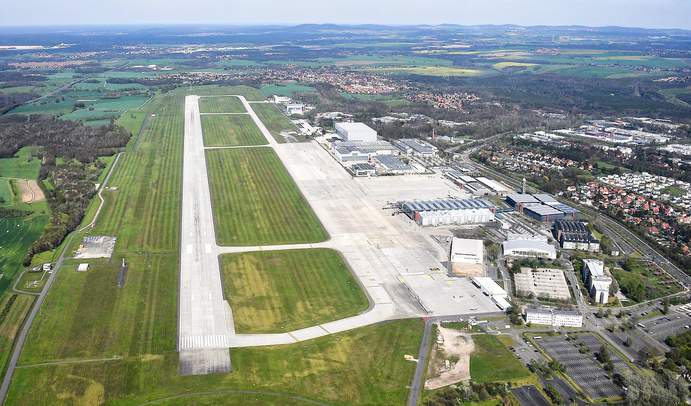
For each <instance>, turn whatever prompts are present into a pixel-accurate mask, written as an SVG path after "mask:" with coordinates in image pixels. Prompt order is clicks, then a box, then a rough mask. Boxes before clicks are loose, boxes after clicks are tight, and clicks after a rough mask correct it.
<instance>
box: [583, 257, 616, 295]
mask: <svg viewBox="0 0 691 406" xmlns="http://www.w3.org/2000/svg"><path fill="white" fill-rule="evenodd" d="M582 272H583V280H584V281H585V286H586V287H587V288H588V292H590V296H591V297H592V298H593V300H595V302H596V303H599V304H607V302H609V288H610V286H611V285H612V277H610V276H609V275H607V274H606V273H605V263H604V262H602V261H601V260H599V259H584V260H583V270H582Z"/></svg>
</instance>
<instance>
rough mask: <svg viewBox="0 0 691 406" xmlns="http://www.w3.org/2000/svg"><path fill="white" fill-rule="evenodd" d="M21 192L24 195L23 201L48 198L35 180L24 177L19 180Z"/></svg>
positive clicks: (28, 201) (30, 201)
mask: <svg viewBox="0 0 691 406" xmlns="http://www.w3.org/2000/svg"><path fill="white" fill-rule="evenodd" d="M17 186H19V193H20V194H21V195H22V203H34V202H42V201H44V200H46V196H45V195H44V194H43V189H41V188H40V187H39V186H38V183H37V182H36V181H35V180H26V179H22V180H19V181H17Z"/></svg>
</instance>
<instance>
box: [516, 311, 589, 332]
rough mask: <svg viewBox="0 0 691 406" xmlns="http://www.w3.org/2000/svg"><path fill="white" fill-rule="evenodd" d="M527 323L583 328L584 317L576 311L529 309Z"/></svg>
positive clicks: (526, 312) (526, 313) (526, 316)
mask: <svg viewBox="0 0 691 406" xmlns="http://www.w3.org/2000/svg"><path fill="white" fill-rule="evenodd" d="M524 316H525V322H526V323H531V324H540V325H545V326H552V327H583V315H582V314H580V313H578V312H575V311H567V310H554V309H531V308H527V309H526V310H525V313H524Z"/></svg>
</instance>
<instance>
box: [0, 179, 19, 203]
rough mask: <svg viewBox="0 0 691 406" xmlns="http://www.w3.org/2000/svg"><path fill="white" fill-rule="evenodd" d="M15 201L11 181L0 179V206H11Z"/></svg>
mask: <svg viewBox="0 0 691 406" xmlns="http://www.w3.org/2000/svg"><path fill="white" fill-rule="evenodd" d="M14 200H15V196H14V192H13V191H12V185H11V184H10V179H8V178H0V206H11V205H12V204H13V203H14Z"/></svg>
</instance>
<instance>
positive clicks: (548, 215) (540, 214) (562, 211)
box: [506, 193, 578, 222]
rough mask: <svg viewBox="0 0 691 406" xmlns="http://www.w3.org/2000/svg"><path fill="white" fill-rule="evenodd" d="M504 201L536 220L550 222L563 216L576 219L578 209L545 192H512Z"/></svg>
mask: <svg viewBox="0 0 691 406" xmlns="http://www.w3.org/2000/svg"><path fill="white" fill-rule="evenodd" d="M506 202H507V203H508V204H509V205H510V206H512V207H514V208H516V211H518V212H519V213H523V214H525V215H526V216H528V217H530V218H533V219H535V220H537V221H543V222H551V221H556V220H561V219H565V218H569V219H576V215H577V214H578V210H576V209H574V208H573V207H571V206H568V205H566V204H564V203H560V202H558V201H557V200H556V199H554V198H553V197H552V196H550V195H547V194H534V195H530V194H525V193H514V194H510V195H508V196H506Z"/></svg>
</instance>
